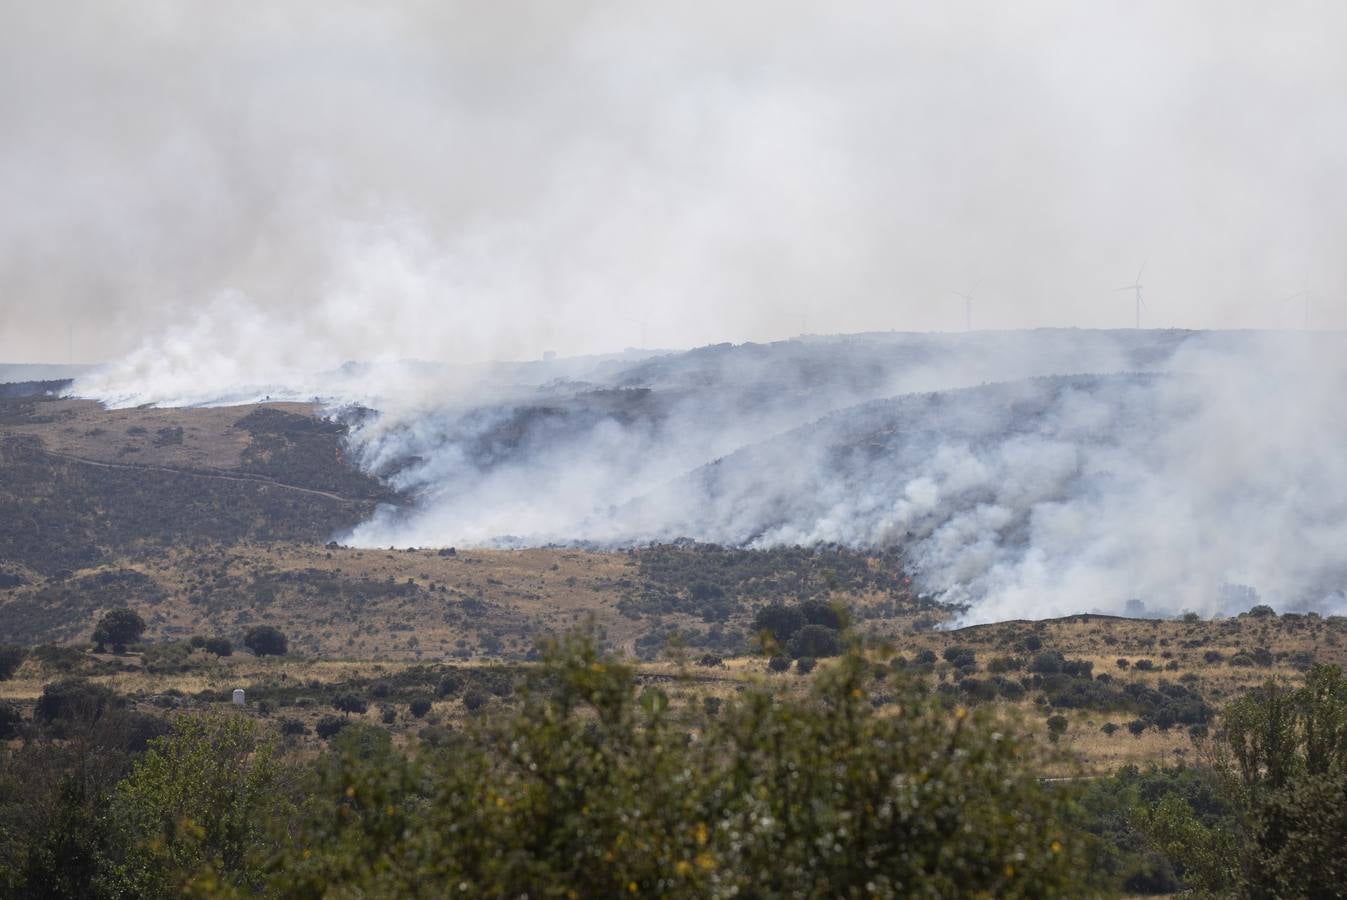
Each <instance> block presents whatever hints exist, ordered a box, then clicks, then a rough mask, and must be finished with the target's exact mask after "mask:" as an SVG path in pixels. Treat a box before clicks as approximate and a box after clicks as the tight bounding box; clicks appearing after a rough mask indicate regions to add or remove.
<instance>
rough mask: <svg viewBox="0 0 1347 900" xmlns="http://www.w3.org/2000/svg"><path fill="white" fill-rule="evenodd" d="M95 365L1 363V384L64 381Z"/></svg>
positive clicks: (81, 373) (76, 376)
mask: <svg viewBox="0 0 1347 900" xmlns="http://www.w3.org/2000/svg"><path fill="white" fill-rule="evenodd" d="M92 368H93V366H80V365H59V364H48V363H0V384H9V383H12V382H16V381H64V380H68V379H71V378H78V377H79V376H81V375H83V374H84V373H85V372H88V371H89V370H90V369H92Z"/></svg>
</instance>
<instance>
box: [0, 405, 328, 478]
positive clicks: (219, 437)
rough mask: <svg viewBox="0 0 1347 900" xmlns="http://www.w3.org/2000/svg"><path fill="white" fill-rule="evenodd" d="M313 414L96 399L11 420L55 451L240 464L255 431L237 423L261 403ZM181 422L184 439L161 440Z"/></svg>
mask: <svg viewBox="0 0 1347 900" xmlns="http://www.w3.org/2000/svg"><path fill="white" fill-rule="evenodd" d="M259 405H261V406H269V407H274V408H276V409H281V410H285V411H286V412H293V413H298V414H303V415H307V414H311V413H312V412H313V409H314V408H313V406H311V405H309V404H303V403H266V404H252V405H247V406H218V407H209V408H205V407H187V408H175V409H152V408H148V407H146V408H137V409H105V408H104V407H103V406H102V405H101V404H99V403H96V402H94V401H92V400H56V401H50V402H46V403H43V404H42V406H41V408H40V410H39V411H40V413H41V415H42V416H44V417H52V418H53V419H54V421H51V422H43V423H33V424H15V425H6V426H5V427H4V429H3V431H4V432H5V433H9V434H33V435H37V436H39V437H41V438H42V440H43V443H44V444H45V445H46V447H47V449H48V450H50V451H51V452H52V453H59V454H62V455H66V456H75V457H79V458H80V459H91V460H96V461H98V462H107V463H119V464H125V465H141V466H168V467H171V468H197V469H234V468H237V467H238V466H239V463H240V458H241V456H242V453H243V451H244V449H245V448H246V447H247V446H248V444H249V441H250V440H251V436H250V435H249V434H248V432H247V431H245V430H243V429H241V428H234V427H233V425H234V423H235V422H237V421H238V420H239V419H241V418H243V417H244V416H245V415H247V414H248V413H249V412H251V411H252V410H255V409H257V408H258V406H259ZM173 427H180V428H182V430H183V436H182V437H183V439H182V443H181V444H166V445H163V446H161V445H160V444H159V443H157V442H156V439H157V438H158V432H159V429H161V428H173Z"/></svg>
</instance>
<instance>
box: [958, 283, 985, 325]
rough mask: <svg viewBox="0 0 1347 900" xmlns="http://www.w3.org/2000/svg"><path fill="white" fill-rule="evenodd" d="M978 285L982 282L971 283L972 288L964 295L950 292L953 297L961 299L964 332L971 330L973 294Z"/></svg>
mask: <svg viewBox="0 0 1347 900" xmlns="http://www.w3.org/2000/svg"><path fill="white" fill-rule="evenodd" d="M979 284H982V282H981V281H975V282H973V286H972V287H970V288H969V289H968V293H966V294H961V293H959V292H958V291H950V293H951V294H953V295H954V296H956V297H962V298H963V318H964V331H972V330H973V292H974V291H976V290H977V289H978V285H979Z"/></svg>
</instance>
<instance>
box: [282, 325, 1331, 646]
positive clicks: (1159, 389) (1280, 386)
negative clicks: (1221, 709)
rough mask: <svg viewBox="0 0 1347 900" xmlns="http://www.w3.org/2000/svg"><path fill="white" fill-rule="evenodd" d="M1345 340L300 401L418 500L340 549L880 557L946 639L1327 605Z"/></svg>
mask: <svg viewBox="0 0 1347 900" xmlns="http://www.w3.org/2000/svg"><path fill="white" fill-rule="evenodd" d="M1343 343H1344V341H1343V338H1342V336H1341V335H1338V334H1316V333H1312V332H1266V333H1257V332H1169V331H1119V332H1088V331H1072V330H1063V331H1057V330H1048V331H1037V332H1012V333H984V334H974V335H910V334H870V335H856V336H838V337H831V338H813V339H807V340H797V341H788V342H779V343H775V344H770V345H752V344H750V345H737V346H732V345H717V346H712V347H706V348H701V349H699V350H694V351H688V352H682V353H665V354H659V355H654V356H647V357H644V358H641V357H640V355H634V358H632V357H622V356H618V357H608V358H596V359H589V360H553V361H550V362H547V363H542V362H540V363H531V364H524V365H511V366H500V367H494V368H490V369H486V370H477V372H476V379H477V380H476V381H475V382H474V383H473V384H472V386H471V387H465V386H464V378H463V375H462V373H461V372H460V373H452V372H447V370H445V369H444V368H442V367H434V366H425V365H422V366H412V367H409V366H405V365H394V366H384V367H379V366H371V367H348V368H347V369H346V370H344V371H343V372H341V373H338V374H339V376H340V377H337V376H336V375H334V376H332V377H330V378H329V385H330V387H332V388H334V389H335V390H332V391H329V392H328V393H327V394H326V395H325V396H326V397H327V399H328V402H329V403H330V404H331V408H332V409H333V410H335V411H338V414H340V412H339V411H340V409H341V408H342V407H343V405H346V404H360V405H362V406H373V407H374V408H375V409H376V410H378V411H379V412H378V413H377V414H376V415H374V416H369V415H362V416H360V417H358V418H355V419H353V420H352V421H353V422H354V430H353V432H352V436H351V441H352V450H353V452H354V455H355V458H356V459H358V460H359V461H360V463H361V464H362V465H363V466H365V467H366V468H368V469H369V470H370V471H373V472H376V473H378V474H380V475H382V476H383V477H386V478H388V479H389V480H390V481H391V482H392V483H393V484H395V485H396V486H398V487H399V488H401V489H403V490H405V491H407V492H408V493H409V494H410V495H412V496H414V497H415V498H416V499H415V503H414V505H413V506H412V508H411V509H409V510H408V509H393V508H389V509H386V510H383V511H382V512H381V513H380V514H379V515H377V516H376V517H375V518H374V519H373V520H371V521H369V522H366V523H365V524H363V525H361V526H360V527H358V528H357V529H356V530H355V531H354V532H353V533H352V534H350V535H346V536H343V539H345V540H348V541H350V542H352V543H355V544H359V545H364V546H387V545H399V546H437V545H459V546H462V545H503V546H524V545H538V544H547V543H564V544H569V543H588V544H596V545H601V546H631V545H633V544H638V543H642V542H646V541H652V540H672V539H676V538H680V537H691V538H695V539H698V540H705V541H715V542H720V543H726V544H732V545H736V546H749V547H754V546H757V547H766V546H776V545H782V544H805V545H809V544H817V543H838V544H843V545H847V546H852V547H894V546H898V547H901V548H902V549H903V550H904V552H905V554H906V556H907V559H908V560H909V563H910V565H911V566H912V568H913V570H914V572H915V573H916V575H917V577H918V579H919V583H920V586H921V587H922V588H923V589H924V590H926V591H929V592H931V593H933V594H937V595H939V596H941V597H942V598H944V599H945V600H947V601H950V602H955V603H962V604H967V605H968V606H969V612H968V618H969V619H971V620H987V619H1004V618H1013V617H1041V616H1048V615H1058V614H1067V613H1071V612H1080V611H1089V610H1099V611H1107V612H1116V613H1122V612H1127V611H1133V612H1135V611H1137V610H1146V611H1149V612H1151V613H1156V614H1176V613H1178V612H1180V611H1185V610H1192V611H1197V612H1201V613H1204V614H1210V613H1214V612H1229V611H1232V610H1233V609H1234V608H1235V607H1236V606H1240V605H1242V608H1245V609H1247V608H1248V606H1249V605H1251V598H1252V597H1255V596H1256V597H1259V598H1261V599H1262V600H1263V601H1265V602H1270V603H1272V604H1273V605H1276V606H1279V607H1281V608H1286V609H1315V610H1321V611H1332V610H1338V609H1340V608H1342V607H1343V606H1344V601H1343V589H1344V588H1345V587H1347V559H1344V555H1343V553H1342V552H1341V550H1340V548H1341V547H1343V546H1347V544H1344V539H1347V467H1343V466H1342V465H1340V464H1339V463H1338V456H1339V452H1340V448H1341V447H1343V446H1347V416H1344V415H1343V413H1342V401H1341V397H1342V396H1343V390H1344V388H1347V363H1344V362H1343V360H1344V359H1347V353H1344V352H1343V351H1344V350H1345V349H1347V348H1345V347H1344V346H1343ZM381 372H382V373H383V374H380V373H381ZM317 380H321V379H315V381H317ZM390 385H391V386H394V388H395V390H396V391H397V393H396V394H395V395H380V394H379V393H378V392H379V391H380V390H387V389H388V388H389V386H390ZM306 387H307V385H306ZM357 388H359V389H360V390H358V391H357V390H355V389H357Z"/></svg>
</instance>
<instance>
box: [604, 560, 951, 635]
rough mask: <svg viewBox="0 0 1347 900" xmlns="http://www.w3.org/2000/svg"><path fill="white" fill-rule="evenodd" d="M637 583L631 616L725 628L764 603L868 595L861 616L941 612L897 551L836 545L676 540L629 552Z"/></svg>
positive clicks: (630, 589)
mask: <svg viewBox="0 0 1347 900" xmlns="http://www.w3.org/2000/svg"><path fill="white" fill-rule="evenodd" d="M631 553H632V556H633V557H634V558H635V559H636V561H637V564H638V572H639V576H640V580H639V582H632V583H630V584H628V585H623V587H624V588H626V591H625V593H624V596H623V599H622V601H621V609H622V611H623V612H624V613H626V614H628V615H631V616H632V617H637V616H642V615H646V616H648V615H670V614H675V613H682V614H686V615H691V616H695V617H697V618H700V619H701V620H702V621H704V622H724V621H726V620H727V619H729V618H730V617H731V616H733V615H735V614H736V613H738V612H743V611H746V610H747V609H749V608H750V607H752V606H755V605H758V604H762V603H780V602H787V601H795V602H797V603H802V602H805V601H819V602H822V603H823V604H824V605H827V603H828V601H829V598H830V597H831V596H832V595H833V594H834V593H845V594H849V595H852V596H865V597H867V598H868V599H869V601H870V602H867V603H866V604H864V605H862V606H858V608H857V609H856V610H855V611H854V613H853V614H854V615H855V616H856V617H857V618H867V617H871V616H873V617H879V616H884V615H889V616H891V615H897V614H903V613H912V612H918V611H926V610H936V611H938V610H941V609H943V607H940V606H939V604H937V603H935V601H934V600H931V599H930V598H923V597H920V596H918V595H917V594H916V593H915V592H914V591H913V589H912V585H911V580H910V579H909V578H908V577H907V576H906V575H905V573H904V571H903V560H902V556H901V554H900V553H899V552H898V551H885V552H880V553H874V554H871V553H865V552H861V551H856V550H849V549H846V548H844V547H838V546H820V547H777V548H772V549H764V550H746V549H737V548H733V547H722V546H720V545H718V544H701V543H696V542H693V541H678V542H675V543H672V544H652V545H650V546H648V547H643V548H641V549H638V550H633V551H631Z"/></svg>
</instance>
